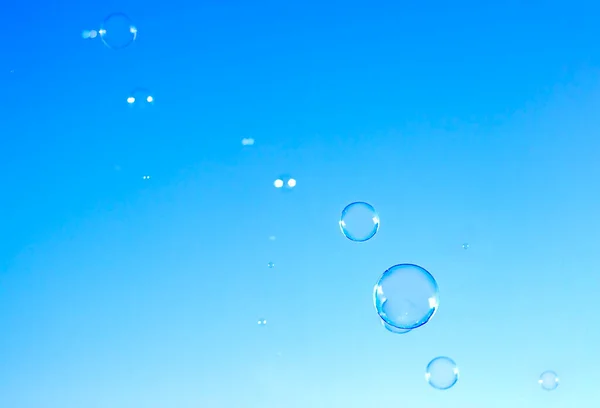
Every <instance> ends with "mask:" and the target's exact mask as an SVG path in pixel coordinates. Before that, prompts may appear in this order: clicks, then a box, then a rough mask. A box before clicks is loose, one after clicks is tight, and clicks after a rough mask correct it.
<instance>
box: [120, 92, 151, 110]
mask: <svg viewBox="0 0 600 408" xmlns="http://www.w3.org/2000/svg"><path fill="white" fill-rule="evenodd" d="M127 103H128V104H129V105H131V106H133V107H136V108H145V107H147V106H150V105H152V104H153V103H154V96H152V92H150V90H149V89H147V88H135V89H134V90H133V91H131V92H130V93H129V96H128V97H127Z"/></svg>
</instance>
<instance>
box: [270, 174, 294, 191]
mask: <svg viewBox="0 0 600 408" xmlns="http://www.w3.org/2000/svg"><path fill="white" fill-rule="evenodd" d="M273 185H274V186H275V188H277V189H283V190H292V189H293V188H294V187H296V179H294V178H292V177H290V176H280V177H278V178H277V179H276V180H275V181H274V182H273Z"/></svg>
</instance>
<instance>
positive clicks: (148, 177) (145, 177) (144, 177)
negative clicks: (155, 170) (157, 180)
mask: <svg viewBox="0 0 600 408" xmlns="http://www.w3.org/2000/svg"><path fill="white" fill-rule="evenodd" d="M142 180H150V176H142Z"/></svg>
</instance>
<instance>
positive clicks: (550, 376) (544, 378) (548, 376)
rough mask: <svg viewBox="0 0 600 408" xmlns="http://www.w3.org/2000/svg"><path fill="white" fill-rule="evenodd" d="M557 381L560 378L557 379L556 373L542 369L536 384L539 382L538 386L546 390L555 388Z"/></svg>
mask: <svg viewBox="0 0 600 408" xmlns="http://www.w3.org/2000/svg"><path fill="white" fill-rule="evenodd" d="M559 382H560V380H559V379H558V374H556V373H555V372H554V371H544V372H543V373H542V375H540V379H539V380H538V384H540V386H541V387H542V388H543V389H545V390H546V391H553V390H555V389H556V387H558V383H559Z"/></svg>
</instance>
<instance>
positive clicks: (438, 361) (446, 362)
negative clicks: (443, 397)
mask: <svg viewBox="0 0 600 408" xmlns="http://www.w3.org/2000/svg"><path fill="white" fill-rule="evenodd" d="M425 379H426V380H427V382H428V383H429V385H431V386H432V387H433V388H435V389H438V390H447V389H449V388H452V387H453V386H454V384H456V382H457V381H458V367H456V363H455V362H454V360H452V359H451V358H448V357H436V358H434V359H433V360H431V361H430V362H429V364H427V368H426V369H425Z"/></svg>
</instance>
